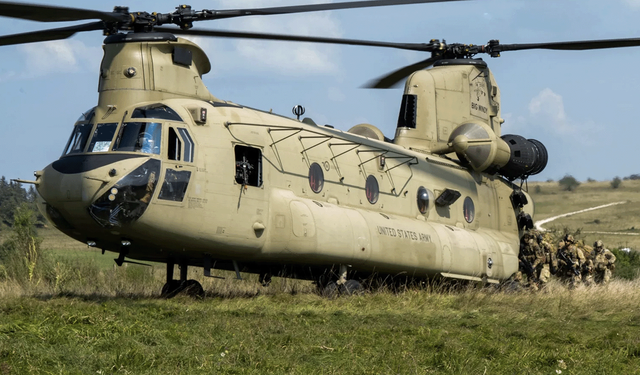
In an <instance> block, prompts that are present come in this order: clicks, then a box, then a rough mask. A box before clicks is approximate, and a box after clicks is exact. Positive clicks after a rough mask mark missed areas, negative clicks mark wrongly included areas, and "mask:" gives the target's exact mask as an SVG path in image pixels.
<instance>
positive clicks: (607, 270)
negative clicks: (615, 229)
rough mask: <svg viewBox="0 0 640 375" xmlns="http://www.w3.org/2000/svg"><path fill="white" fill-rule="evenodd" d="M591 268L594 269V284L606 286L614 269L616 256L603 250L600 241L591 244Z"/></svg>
mask: <svg viewBox="0 0 640 375" xmlns="http://www.w3.org/2000/svg"><path fill="white" fill-rule="evenodd" d="M591 257H592V258H593V266H594V269H595V282H596V283H602V284H606V283H608V282H609V280H610V279H611V271H613V270H614V269H615V264H614V263H615V261H616V256H615V255H613V253H612V252H611V251H609V249H605V248H604V245H603V243H602V241H601V240H597V241H596V242H594V244H593V253H592V254H591Z"/></svg>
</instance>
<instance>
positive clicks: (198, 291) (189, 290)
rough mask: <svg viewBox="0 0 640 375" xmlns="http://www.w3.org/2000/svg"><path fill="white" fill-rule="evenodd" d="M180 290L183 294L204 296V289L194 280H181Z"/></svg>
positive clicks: (197, 296)
mask: <svg viewBox="0 0 640 375" xmlns="http://www.w3.org/2000/svg"><path fill="white" fill-rule="evenodd" d="M181 288H182V290H181V292H183V293H184V294H186V295H188V296H189V297H194V298H204V289H203V288H202V285H201V284H200V283H199V282H197V281H196V280H186V281H183V282H182V287H181Z"/></svg>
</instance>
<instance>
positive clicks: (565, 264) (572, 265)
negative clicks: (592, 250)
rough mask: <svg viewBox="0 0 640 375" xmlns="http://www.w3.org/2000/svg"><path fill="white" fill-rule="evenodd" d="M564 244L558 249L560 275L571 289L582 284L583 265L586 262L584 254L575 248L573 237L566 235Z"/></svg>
mask: <svg viewBox="0 0 640 375" xmlns="http://www.w3.org/2000/svg"><path fill="white" fill-rule="evenodd" d="M563 242H564V246H563V247H562V248H560V249H558V265H559V266H560V275H561V277H562V278H563V279H565V280H568V281H569V285H570V286H571V287H576V286H578V285H580V283H581V282H582V265H583V264H584V262H585V257H584V253H583V252H582V250H580V249H579V248H578V247H576V246H575V241H574V239H573V236H572V235H570V234H567V235H565V236H564V239H563Z"/></svg>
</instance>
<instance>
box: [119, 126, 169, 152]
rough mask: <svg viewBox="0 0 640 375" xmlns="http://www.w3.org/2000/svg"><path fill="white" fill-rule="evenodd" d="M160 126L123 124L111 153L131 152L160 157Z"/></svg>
mask: <svg viewBox="0 0 640 375" xmlns="http://www.w3.org/2000/svg"><path fill="white" fill-rule="evenodd" d="M161 139H162V124H160V123H157V122H125V123H124V124H122V128H120V133H119V134H118V138H117V139H116V142H115V145H114V147H113V151H133V152H143V153H146V154H156V155H160V141H161Z"/></svg>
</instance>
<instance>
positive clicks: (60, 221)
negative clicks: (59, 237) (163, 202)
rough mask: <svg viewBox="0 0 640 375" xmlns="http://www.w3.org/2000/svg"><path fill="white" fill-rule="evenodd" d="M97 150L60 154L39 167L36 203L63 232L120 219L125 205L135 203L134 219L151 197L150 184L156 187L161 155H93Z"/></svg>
mask: <svg viewBox="0 0 640 375" xmlns="http://www.w3.org/2000/svg"><path fill="white" fill-rule="evenodd" d="M96 156H98V157H99V155H96ZM96 156H89V157H86V156H85V157H80V156H78V157H73V158H74V159H72V158H69V157H67V158H63V159H60V160H58V161H56V162H54V163H52V164H50V165H49V166H47V167H46V168H45V169H44V170H43V171H42V172H40V173H39V177H38V185H37V189H38V193H39V194H40V196H41V197H42V199H43V200H44V202H40V203H41V204H40V205H39V208H40V210H41V211H42V213H43V214H45V215H46V216H47V217H48V218H49V219H50V220H51V222H53V224H54V225H55V226H56V227H58V228H59V229H61V230H63V231H65V232H67V231H69V230H78V229H80V228H82V229H87V230H92V229H93V230H95V229H99V228H104V227H108V226H113V225H120V224H122V220H121V217H122V214H123V213H125V212H120V211H123V208H127V209H129V210H131V209H133V208H137V214H136V215H134V216H133V218H134V219H137V218H139V216H140V215H142V213H143V212H144V209H145V208H146V206H147V205H148V203H149V201H150V198H151V194H149V186H151V187H153V188H154V187H155V181H156V180H157V178H156V176H157V174H158V172H159V169H160V161H159V160H154V159H148V158H141V157H131V158H121V159H120V160H112V162H108V163H107V162H104V161H100V160H91V158H95V157H96ZM65 159H72V160H65ZM105 160H106V159H105ZM150 181H151V182H150ZM152 192H153V189H151V193H152ZM124 205H126V207H122V206H124ZM132 205H134V206H135V207H132ZM114 210H117V211H118V212H116V213H114V212H113V211H114ZM124 211H126V212H128V211H127V210H124ZM119 219H120V220H119Z"/></svg>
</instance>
